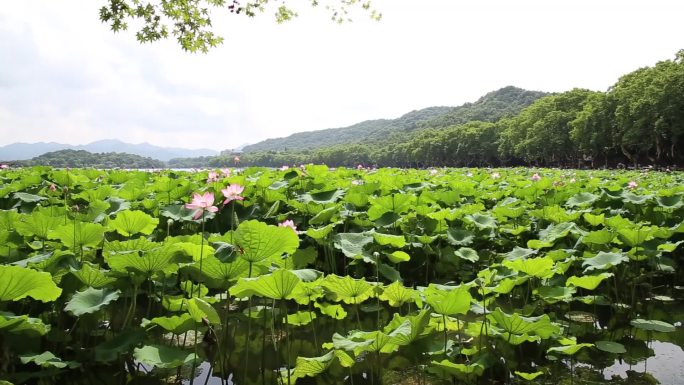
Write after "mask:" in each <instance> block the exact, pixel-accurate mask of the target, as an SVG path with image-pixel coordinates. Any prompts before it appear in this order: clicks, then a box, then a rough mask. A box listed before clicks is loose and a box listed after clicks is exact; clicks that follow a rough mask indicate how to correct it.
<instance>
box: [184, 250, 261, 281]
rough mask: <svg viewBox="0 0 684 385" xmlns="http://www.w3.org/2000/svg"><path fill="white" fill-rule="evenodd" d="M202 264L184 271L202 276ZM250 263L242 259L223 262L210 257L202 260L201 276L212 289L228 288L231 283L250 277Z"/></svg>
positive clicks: (190, 266)
mask: <svg viewBox="0 0 684 385" xmlns="http://www.w3.org/2000/svg"><path fill="white" fill-rule="evenodd" d="M199 268H200V262H199V261H196V262H194V263H193V264H192V265H189V266H186V267H185V268H184V269H187V270H190V271H191V272H194V273H196V274H198V275H199V274H200V270H199ZM248 271H249V262H247V261H246V260H244V259H242V258H236V259H235V260H234V261H233V262H221V261H220V260H219V259H218V258H216V257H214V256H212V255H209V256H208V257H205V258H203V260H202V273H201V275H202V276H203V277H204V278H206V279H203V282H204V283H205V284H206V285H207V286H208V287H212V288H228V286H229V285H230V284H231V282H233V281H236V280H237V279H238V278H245V277H247V275H248Z"/></svg>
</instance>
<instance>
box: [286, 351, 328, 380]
mask: <svg viewBox="0 0 684 385" xmlns="http://www.w3.org/2000/svg"><path fill="white" fill-rule="evenodd" d="M334 358H335V354H334V351H333V350H331V351H329V352H328V353H326V354H324V355H322V356H320V357H297V361H296V364H295V368H294V372H293V374H294V377H296V378H304V377H316V376H317V375H319V374H321V373H323V372H324V371H325V370H326V369H328V367H329V366H330V364H331V363H332V362H333V359H334Z"/></svg>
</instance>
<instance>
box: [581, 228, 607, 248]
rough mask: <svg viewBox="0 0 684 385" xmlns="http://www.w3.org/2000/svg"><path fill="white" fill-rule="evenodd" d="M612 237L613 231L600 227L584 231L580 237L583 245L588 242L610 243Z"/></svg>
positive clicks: (595, 243)
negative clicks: (599, 228)
mask: <svg viewBox="0 0 684 385" xmlns="http://www.w3.org/2000/svg"><path fill="white" fill-rule="evenodd" d="M614 238H615V233H613V232H612V231H609V230H606V229H601V230H596V231H590V232H588V233H586V234H585V235H584V236H583V237H582V238H581V241H582V243H584V244H585V245H588V244H594V245H606V244H608V243H610V242H611V241H612V240H613V239H614Z"/></svg>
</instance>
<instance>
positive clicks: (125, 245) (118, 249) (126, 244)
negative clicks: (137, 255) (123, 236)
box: [104, 237, 162, 255]
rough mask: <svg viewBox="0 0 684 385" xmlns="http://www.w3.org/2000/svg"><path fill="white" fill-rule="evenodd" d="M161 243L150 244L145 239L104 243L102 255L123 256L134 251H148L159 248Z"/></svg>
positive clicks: (150, 242)
mask: <svg viewBox="0 0 684 385" xmlns="http://www.w3.org/2000/svg"><path fill="white" fill-rule="evenodd" d="M161 245H162V244H161V243H158V242H152V241H150V240H148V239H147V238H145V237H140V238H136V239H129V240H126V241H113V242H106V243H105V245H104V254H105V255H110V254H117V253H119V254H125V253H131V252H136V251H141V252H144V251H150V250H154V249H156V248H158V247H161Z"/></svg>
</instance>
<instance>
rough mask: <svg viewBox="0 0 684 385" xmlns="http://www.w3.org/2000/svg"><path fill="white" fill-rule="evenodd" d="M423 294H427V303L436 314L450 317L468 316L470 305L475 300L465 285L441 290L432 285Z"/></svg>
mask: <svg viewBox="0 0 684 385" xmlns="http://www.w3.org/2000/svg"><path fill="white" fill-rule="evenodd" d="M442 287H445V286H442ZM423 294H425V301H426V302H427V303H428V305H430V307H432V310H434V311H435V313H438V314H442V315H448V316H452V315H456V314H466V313H467V312H468V310H470V303H471V302H472V299H473V297H472V296H471V295H470V288H469V287H468V286H465V285H461V286H456V287H453V288H449V289H441V288H437V286H435V285H433V284H430V286H428V287H427V289H425V291H424V292H423Z"/></svg>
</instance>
